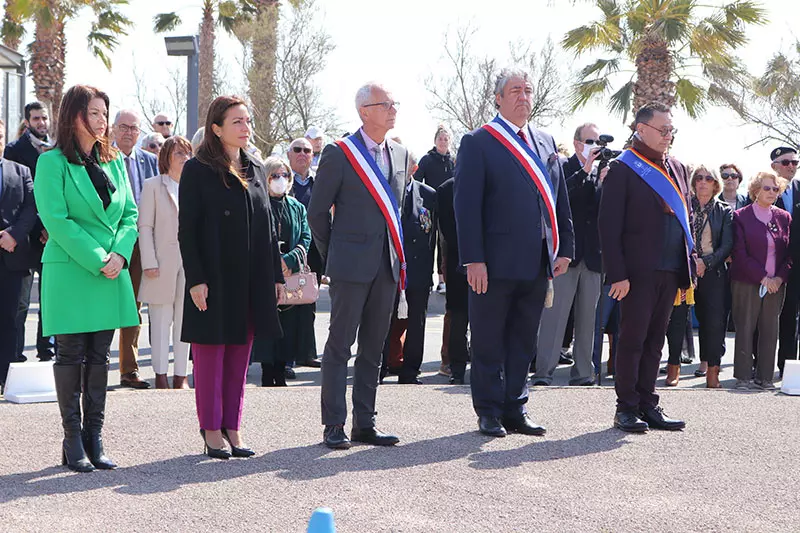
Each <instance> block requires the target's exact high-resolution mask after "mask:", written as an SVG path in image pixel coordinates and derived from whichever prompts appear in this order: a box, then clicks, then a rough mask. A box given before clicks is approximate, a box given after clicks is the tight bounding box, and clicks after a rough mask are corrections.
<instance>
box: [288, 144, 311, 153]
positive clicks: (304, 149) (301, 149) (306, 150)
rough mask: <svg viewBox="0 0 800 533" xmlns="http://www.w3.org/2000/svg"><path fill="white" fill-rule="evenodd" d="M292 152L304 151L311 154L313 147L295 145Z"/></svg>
mask: <svg viewBox="0 0 800 533" xmlns="http://www.w3.org/2000/svg"><path fill="white" fill-rule="evenodd" d="M292 152H294V153H296V154H299V153H300V152H303V153H304V154H310V153H311V148H303V147H302V146H294V147H292Z"/></svg>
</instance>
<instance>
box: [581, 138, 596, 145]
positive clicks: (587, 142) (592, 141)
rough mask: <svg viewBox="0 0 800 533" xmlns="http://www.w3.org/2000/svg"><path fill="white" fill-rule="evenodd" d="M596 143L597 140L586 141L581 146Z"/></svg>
mask: <svg viewBox="0 0 800 533" xmlns="http://www.w3.org/2000/svg"><path fill="white" fill-rule="evenodd" d="M596 142H597V139H586V140H585V141H583V144H588V145H589V146H591V145H593V144H594V143H596Z"/></svg>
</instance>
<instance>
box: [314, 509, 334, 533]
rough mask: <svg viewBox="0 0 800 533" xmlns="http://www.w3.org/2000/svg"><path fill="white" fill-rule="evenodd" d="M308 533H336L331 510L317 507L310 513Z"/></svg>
mask: <svg viewBox="0 0 800 533" xmlns="http://www.w3.org/2000/svg"><path fill="white" fill-rule="evenodd" d="M308 533H336V524H334V522H333V509H330V508H329V507H318V508H317V509H314V512H313V513H311V520H309V522H308Z"/></svg>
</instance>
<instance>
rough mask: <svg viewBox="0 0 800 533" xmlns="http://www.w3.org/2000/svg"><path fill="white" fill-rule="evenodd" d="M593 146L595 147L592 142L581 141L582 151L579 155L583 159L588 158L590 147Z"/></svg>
mask: <svg viewBox="0 0 800 533" xmlns="http://www.w3.org/2000/svg"><path fill="white" fill-rule="evenodd" d="M594 147H595V145H593V144H586V143H583V151H582V152H581V155H582V156H583V159H589V155H590V154H591V152H592V149H593V148H594Z"/></svg>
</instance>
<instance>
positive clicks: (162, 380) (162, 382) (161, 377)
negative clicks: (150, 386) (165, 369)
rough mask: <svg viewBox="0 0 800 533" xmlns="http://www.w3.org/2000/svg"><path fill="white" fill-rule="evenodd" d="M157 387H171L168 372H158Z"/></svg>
mask: <svg viewBox="0 0 800 533" xmlns="http://www.w3.org/2000/svg"><path fill="white" fill-rule="evenodd" d="M156 388H157V389H168V388H169V380H168V379H167V375H166V374H156Z"/></svg>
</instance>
